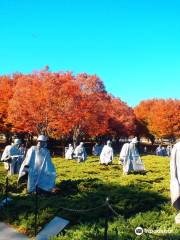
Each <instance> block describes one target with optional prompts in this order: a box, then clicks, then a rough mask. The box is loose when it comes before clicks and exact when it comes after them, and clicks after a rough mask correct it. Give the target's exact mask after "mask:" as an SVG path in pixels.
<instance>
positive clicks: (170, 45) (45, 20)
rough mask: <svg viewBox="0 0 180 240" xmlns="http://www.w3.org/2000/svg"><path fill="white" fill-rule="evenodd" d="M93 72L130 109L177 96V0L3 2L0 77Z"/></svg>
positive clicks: (179, 73)
mask: <svg viewBox="0 0 180 240" xmlns="http://www.w3.org/2000/svg"><path fill="white" fill-rule="evenodd" d="M45 65H48V66H49V67H50V70H51V71H59V70H64V71H67V70H71V71H73V72H74V73H75V74H76V73H80V72H87V73H89V74H97V75H98V76H99V77H100V78H101V79H102V80H103V81H104V83H105V86H106V89H107V90H108V91H109V92H111V93H112V94H113V95H115V96H118V97H120V98H121V99H122V100H123V101H125V102H127V103H128V104H129V105H130V106H135V105H137V104H138V103H139V102H140V101H141V100H142V99H148V98H152V97H157V98H159V97H162V98H168V97H171V98H179V97H180V93H179V92H180V91H179V89H180V2H179V1H178V0H177V1H175V0H171V1H169V0H149V1H147V0H91V1H90V0H86V1H85V0H51V1H50V0H29V1H24V0H6V1H0V74H1V75H3V74H11V73H13V72H22V73H29V72H32V71H33V70H40V69H42V68H44V66H45Z"/></svg>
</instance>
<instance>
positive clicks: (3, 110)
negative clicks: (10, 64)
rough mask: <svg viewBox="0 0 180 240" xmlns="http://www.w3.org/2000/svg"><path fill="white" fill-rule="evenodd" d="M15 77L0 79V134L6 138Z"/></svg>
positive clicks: (9, 128) (8, 129)
mask: <svg viewBox="0 0 180 240" xmlns="http://www.w3.org/2000/svg"><path fill="white" fill-rule="evenodd" d="M15 80H16V75H14V76H12V77H10V76H1V77H0V132H1V133H4V134H5V135H6V138H7V139H8V136H9V134H10V131H11V127H12V125H11V124H10V123H9V121H8V107H9V101H10V100H11V98H12V97H13V88H14V86H15V84H16V81H15Z"/></svg>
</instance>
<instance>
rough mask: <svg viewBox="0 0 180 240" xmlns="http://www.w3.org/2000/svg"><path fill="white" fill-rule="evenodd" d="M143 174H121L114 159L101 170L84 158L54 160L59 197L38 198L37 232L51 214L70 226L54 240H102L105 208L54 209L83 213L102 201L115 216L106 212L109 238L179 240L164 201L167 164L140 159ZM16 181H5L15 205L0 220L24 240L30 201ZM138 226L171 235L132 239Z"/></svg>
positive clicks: (166, 161)
mask: <svg viewBox="0 0 180 240" xmlns="http://www.w3.org/2000/svg"><path fill="white" fill-rule="evenodd" d="M143 160H144V163H145V167H146V170H147V174H146V175H140V174H137V175H132V174H131V175H128V176H123V175H122V166H119V165H118V164H117V163H118V158H117V157H116V158H115V161H114V163H113V165H111V166H107V167H106V166H100V165H99V163H98V159H97V158H95V157H91V158H89V159H88V160H87V161H86V162H85V163H81V164H77V163H76V162H75V161H66V160H63V159H60V158H55V159H54V163H55V165H56V169H57V173H58V177H57V186H58V187H59V188H60V189H61V192H60V193H59V194H58V195H54V196H40V199H39V205H40V211H39V213H40V214H39V228H38V230H40V229H41V227H42V226H43V225H44V224H45V223H46V222H48V221H49V220H50V219H51V218H52V217H53V216H54V215H55V214H56V215H59V216H62V217H64V218H67V219H69V220H70V222H71V224H70V226H69V229H68V230H67V231H66V232H65V234H64V235H62V236H59V237H58V238H56V239H61V240H68V239H73V240H76V239H77V240H79V239H80V240H86V239H102V236H103V231H104V228H103V227H104V216H105V212H106V211H105V208H104V207H103V208H101V209H98V210H96V211H91V212H89V213H88V214H82V213H77V212H73V213H72V212H67V211H65V210H62V209H61V210H58V209H59V208H60V206H63V207H68V208H72V209H88V208H92V207H95V206H98V205H101V204H102V203H103V202H104V201H105V199H106V197H107V196H108V197H109V198H110V203H111V205H112V206H113V208H114V210H115V211H116V212H117V213H118V214H119V216H118V217H117V216H115V215H113V214H112V213H110V223H109V231H108V232H109V239H112V240H116V239H124V240H125V239H128V240H129V239H179V237H178V235H180V227H179V226H177V225H175V224H174V217H175V215H176V211H175V210H174V209H173V208H172V207H171V204H170V199H169V159H168V158H163V157H157V156H144V157H143ZM4 176H5V175H4V170H3V166H2V164H1V165H0V188H1V193H0V194H1V195H0V197H1V198H2V197H3V196H2V190H3V189H4V186H3V182H4V181H5V177H4ZM16 180H17V176H13V177H11V179H10V195H11V196H12V197H13V199H14V203H13V204H12V205H11V206H10V207H9V208H8V210H7V212H6V211H2V214H1V215H0V220H4V221H6V222H8V223H10V224H13V225H15V226H16V227H17V228H18V229H19V230H20V231H22V232H26V233H27V234H28V235H29V236H33V234H34V227H33V223H34V214H33V209H34V196H31V195H27V194H26V191H25V188H23V187H21V188H20V189H17V188H16ZM137 226H141V227H143V228H147V229H151V230H156V229H161V230H164V229H166V230H171V231H172V233H171V234H170V235H168V233H165V234H160V235H159V236H158V235H157V234H143V235H141V236H136V235H135V233H134V229H135V228H136V227H137ZM176 237H177V238H176Z"/></svg>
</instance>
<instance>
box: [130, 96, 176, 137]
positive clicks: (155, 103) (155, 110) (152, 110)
mask: <svg viewBox="0 0 180 240" xmlns="http://www.w3.org/2000/svg"><path fill="white" fill-rule="evenodd" d="M134 111H135V114H136V116H137V118H138V119H139V120H140V121H141V122H142V123H143V124H144V125H145V126H146V127H147V128H148V130H149V132H150V133H152V134H153V135H154V136H156V137H160V138H165V137H166V138H174V137H179V136H180V100H176V99H167V100H165V99H151V100H146V101H142V102H141V103H140V104H139V105H138V106H137V107H136V108H135V109H134Z"/></svg>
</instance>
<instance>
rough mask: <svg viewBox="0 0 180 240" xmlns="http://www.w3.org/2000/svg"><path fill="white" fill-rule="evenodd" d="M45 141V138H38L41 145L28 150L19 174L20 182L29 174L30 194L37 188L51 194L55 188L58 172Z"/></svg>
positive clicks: (28, 189)
mask: <svg viewBox="0 0 180 240" xmlns="http://www.w3.org/2000/svg"><path fill="white" fill-rule="evenodd" d="M45 140H46V137H45V136H40V137H38V143H39V144H38V145H37V146H32V147H31V148H30V149H29V150H28V152H27V155H26V158H25V160H24V162H23V164H22V166H21V169H20V172H19V180H18V181H20V179H21V178H22V177H23V176H24V175H25V174H26V173H28V183H27V191H28V192H34V191H35V190H36V186H37V187H38V188H40V189H42V190H44V191H48V192H51V191H52V189H53V188H54V187H55V179H56V171H55V168H54V165H53V163H52V161H51V156H50V152H49V150H48V149H47V148H46V141H45ZM42 143H43V144H42Z"/></svg>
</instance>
